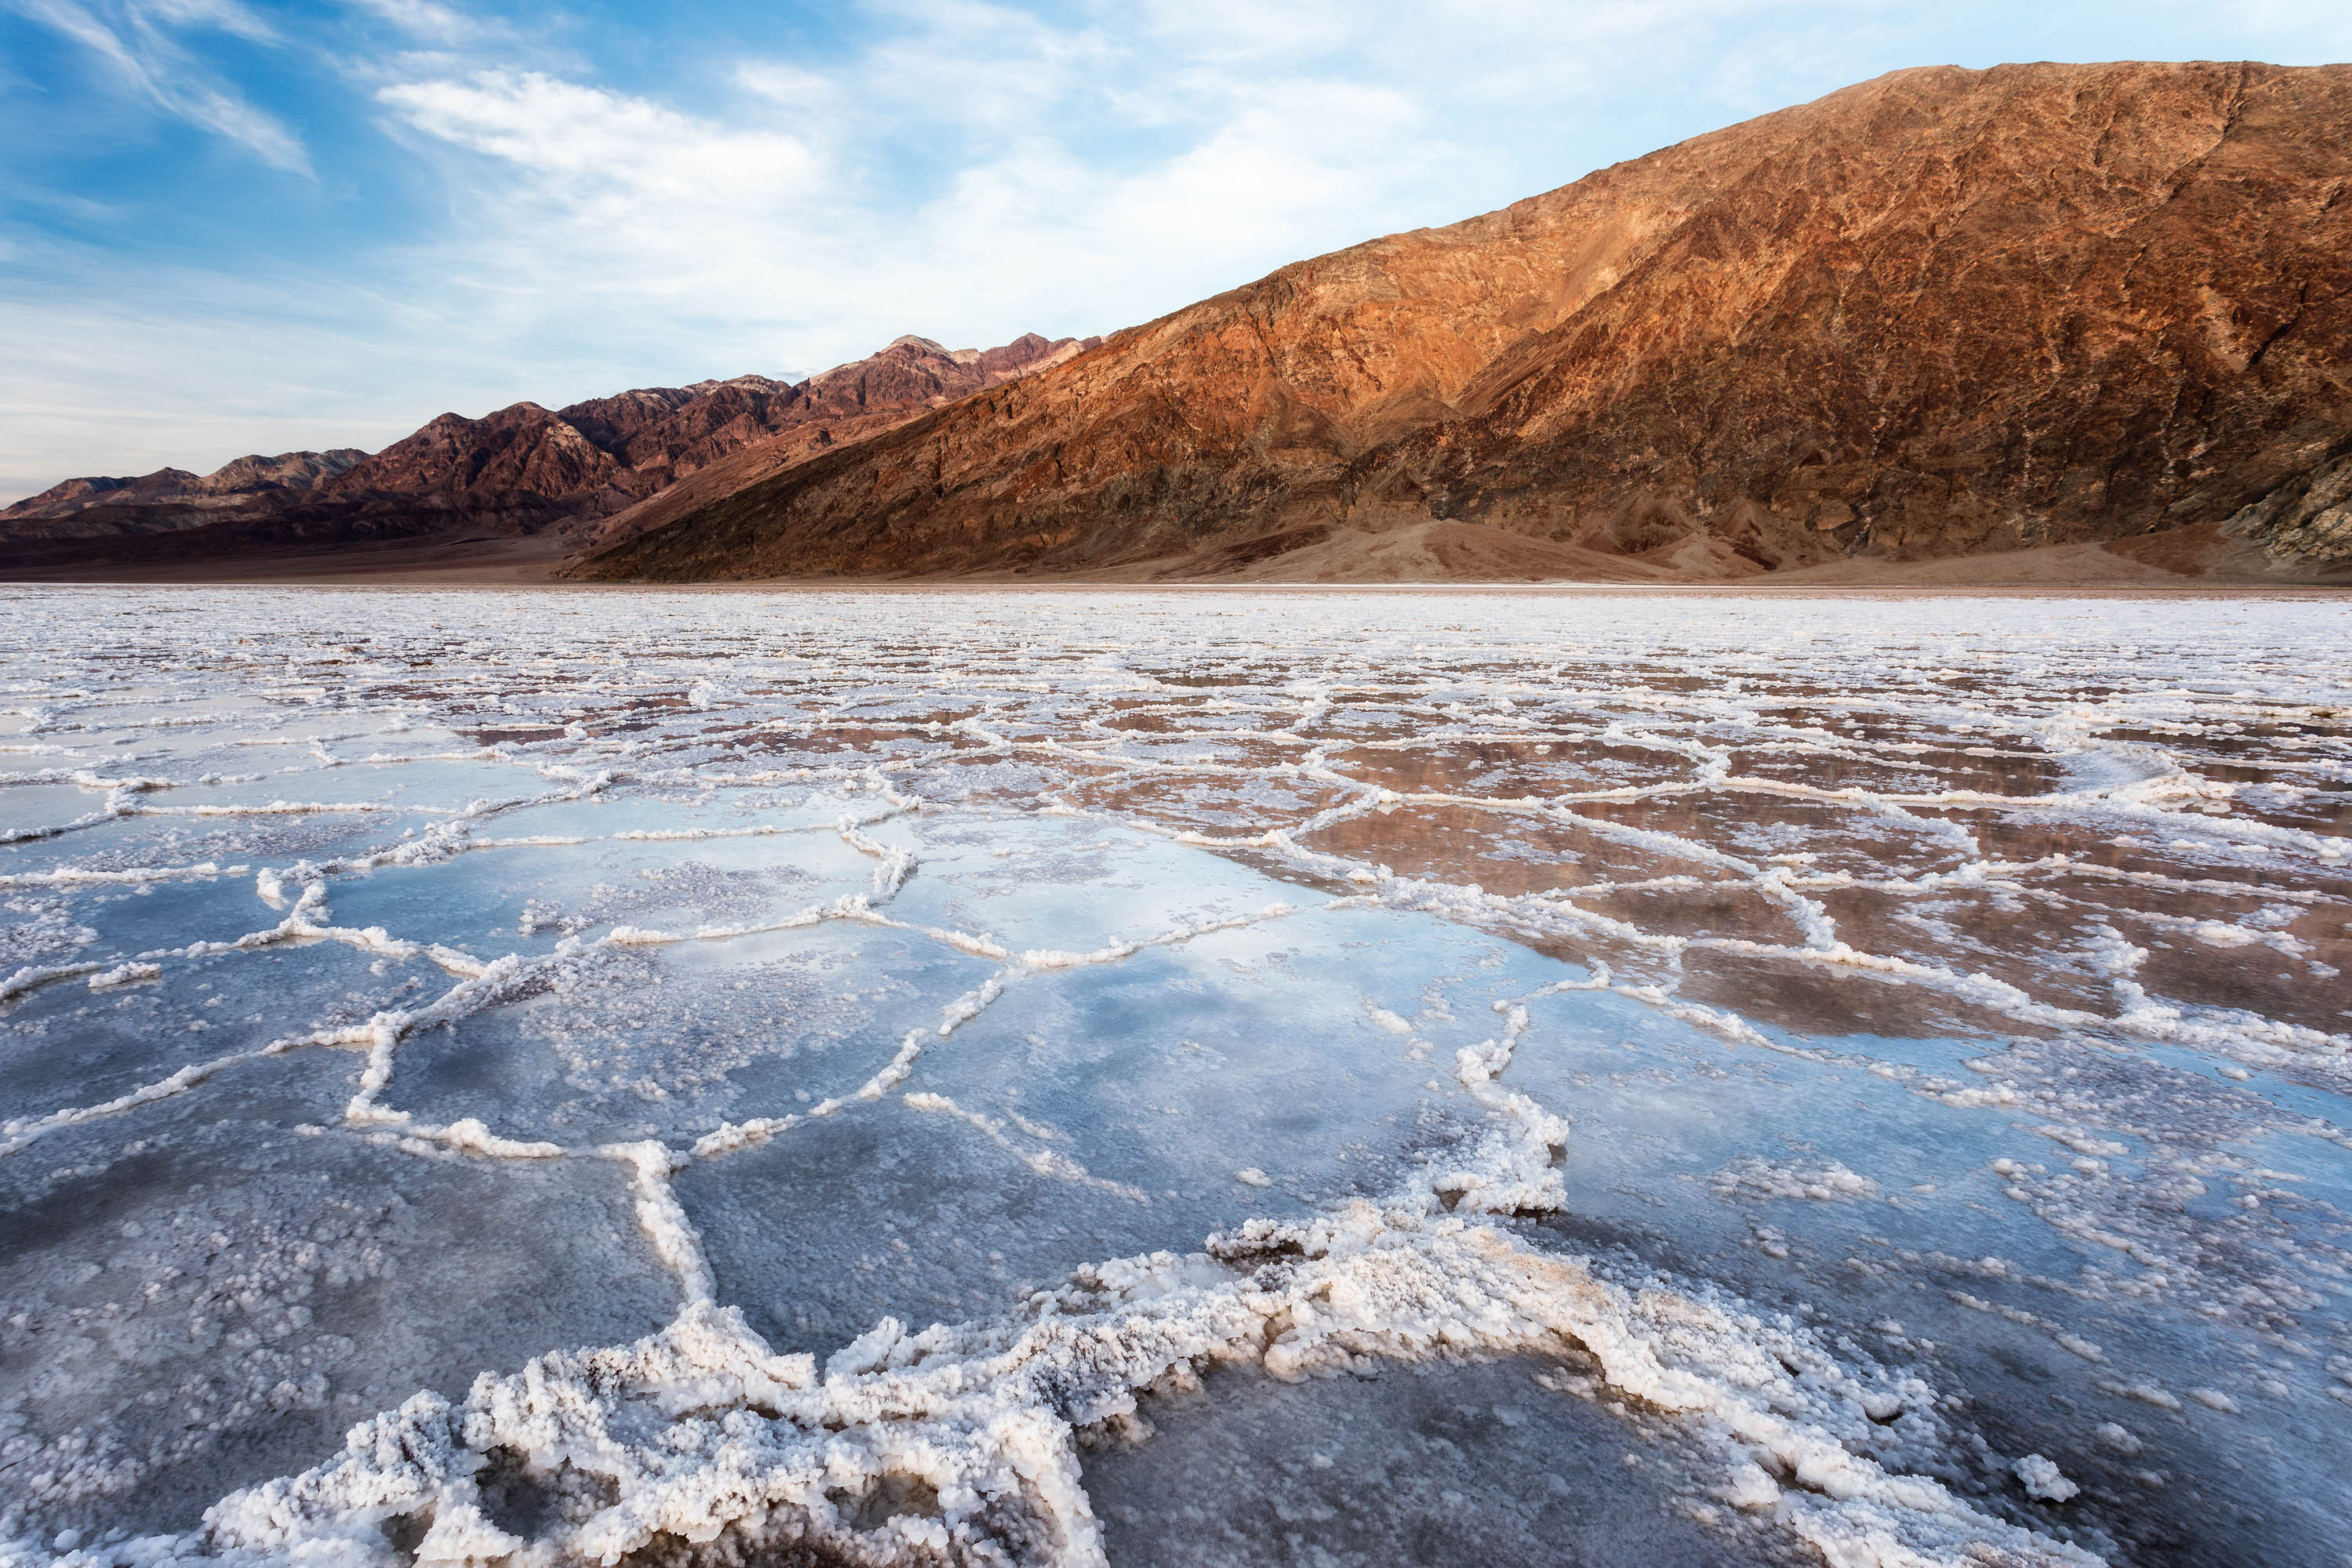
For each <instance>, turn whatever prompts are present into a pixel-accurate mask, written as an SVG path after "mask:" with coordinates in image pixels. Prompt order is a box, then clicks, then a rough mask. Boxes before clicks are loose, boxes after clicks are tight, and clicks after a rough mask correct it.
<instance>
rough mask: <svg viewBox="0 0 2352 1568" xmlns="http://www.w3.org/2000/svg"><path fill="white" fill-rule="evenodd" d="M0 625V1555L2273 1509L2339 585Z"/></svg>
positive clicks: (1654, 1531)
mask: <svg viewBox="0 0 2352 1568" xmlns="http://www.w3.org/2000/svg"><path fill="white" fill-rule="evenodd" d="M10 610H11V614H10V616H7V617H5V620H0V668H5V673H4V674H0V680H5V683H6V685H7V687H8V692H7V697H6V700H5V701H0V709H5V710H6V715H5V720H4V721H0V748H5V749H6V750H7V751H8V752H10V753H11V755H10V757H9V758H7V759H0V761H5V764H6V765H5V767H4V768H0V900H5V902H6V905H7V907H6V910H5V913H0V960H5V963H0V970H4V971H5V978H0V1030H5V1036H0V1478H5V1484H0V1541H5V1542H8V1544H6V1545H5V1547H0V1560H5V1562H6V1563H9V1564H10V1565H11V1568H15V1565H17V1564H23V1565H24V1568H33V1565H35V1564H39V1565H42V1568H47V1565H48V1564H49V1563H52V1562H53V1561H56V1560H64V1561H66V1562H68V1563H71V1564H72V1568H100V1564H122V1565H124V1568H128V1565H129V1564H132V1563H142V1564H144V1563H153V1564H158V1565H160V1564H161V1563H163V1562H165V1561H166V1560H173V1561H202V1560H205V1559H207V1558H210V1559H218V1560H222V1561H235V1562H238V1563H268V1562H289V1563H290V1562H294V1561H297V1560H299V1561H301V1562H304V1563H318V1564H342V1563H349V1564H352V1565H353V1568H358V1565H360V1564H373V1563H386V1564H390V1563H459V1562H478V1563H490V1562H497V1561H501V1560H509V1561H513V1562H517V1563H538V1564H542V1565H546V1568H554V1565H555V1564H560V1563H585V1562H590V1561H594V1562H599V1563H616V1562H619V1561H620V1560H622V1559H624V1558H627V1559H629V1560H631V1561H635V1562H644V1563H658V1562H666V1561H680V1562H683V1561H686V1560H688V1559H695V1558H698V1557H699V1558H702V1559H706V1560H708V1561H710V1562H722V1561H723V1562H739V1561H745V1560H751V1559H763V1558H773V1559H775V1560H778V1561H788V1560H793V1559H794V1556H795V1554H801V1555H806V1556H809V1557H811V1558H812V1559H813V1560H814V1559H826V1560H840V1561H856V1562H866V1563H900V1562H905V1563H925V1562H929V1563H937V1562H943V1561H944V1562H961V1563H1000V1564H1003V1563H1069V1564H1083V1563H1096V1562H1104V1561H1111V1562H1118V1563H1160V1562H1168V1563H1175V1562H1209V1561H1214V1562H1219V1563H1227V1562H1236V1563H1237V1562H1249V1561H1269V1562H1271V1561H1284V1560H1288V1558H1289V1556H1291V1555H1292V1554H1294V1553H1295V1552H1297V1551H1307V1550H1319V1551H1322V1552H1327V1553H1331V1554H1336V1555H1339V1556H1347V1555H1349V1554H1350V1553H1352V1554H1354V1555H1357V1556H1360V1557H1365V1558H1368V1559H1369V1558H1381V1559H1385V1558H1393V1557H1401V1556H1402V1555H1408V1554H1409V1555H1414V1556H1416V1557H1418V1558H1420V1559H1422V1560H1427V1561H1433V1562H1434V1561H1453V1562H1465V1563H1467V1562H1482V1563H1500V1562H1516V1561H1528V1562H1545V1561H1551V1560H1555V1558H1556V1557H1557V1555H1558V1553H1559V1552H1561V1551H1567V1550H1569V1549H1570V1547H1571V1546H1572V1547H1573V1548H1575V1549H1576V1550H1578V1551H1582V1552H1588V1553H1591V1554H1598V1555H1602V1556H1606V1555H1608V1554H1610V1553H1618V1554H1622V1552H1624V1551H1627V1550H1637V1551H1639V1552H1643V1554H1645V1556H1647V1557H1654V1558H1655V1559H1656V1560H1658V1561H1661V1562H1674V1561H1685V1560H1687V1561H1692V1562H1701V1561H1721V1562H1750V1561H1754V1562H1766V1561H1780V1560H1786V1559H1787V1557H1788V1556H1789V1555H1790V1553H1791V1552H1794V1553H1798V1554H1800V1555H1811V1556H1812V1557H1816V1558H1818V1559H1820V1560H1822V1561H1826V1562H1829V1563H1836V1564H1841V1565H1843V1564H1866V1563H1886V1564H1894V1563H1901V1564H1906V1565H1909V1564H1919V1563H1954V1564H1960V1563H1970V1564H1973V1563H2086V1562H2089V1561H2093V1560H2096V1559H2100V1558H2105V1559H2107V1560H2112V1561H2135V1560H2138V1559H2139V1558H2140V1557H2141V1556H2143V1555H2145V1554H2146V1553H2147V1552H2151V1551H2159V1550H2160V1551H2162V1552H2170V1553H2173V1554H2175V1555H2176V1556H2178V1555H2179V1554H2180V1553H2183V1552H2185V1553H2187V1555H2186V1556H2185V1557H2182V1558H2181V1560H2182V1561H2188V1562H2200V1563H2217V1564H2218V1563H2228V1562H2234V1561H2239V1560H2242V1559H2243V1558H2246V1557H2260V1558H2262V1559H2263V1560H2264V1561H2275V1562H2282V1563H2284V1562H2298V1561H2304V1560H2315V1561H2332V1559H2331V1558H2329V1557H2328V1556H2327V1555H2326V1553H2328V1552H2337V1553H2339V1554H2340V1552H2342V1551H2343V1550H2345V1549H2346V1545H2347V1543H2346V1542H2344V1539H2343V1534H2342V1530H2343V1527H2342V1522H2341V1521H2343V1519H2345V1518H2346V1517H2352V1496H2347V1492H2346V1489H2345V1488H2346V1484H2347V1483H2346V1477H2347V1475H2352V1451H2347V1434H2346V1428H2345V1426H2344V1425H2343V1421H2342V1413H2343V1411H2344V1409H2345V1407H2346V1405H2347V1402H2352V1400H2347V1393H2346V1390H2347V1387H2352V1342H2347V1341H2346V1339H2345V1334H2346V1332H2347V1331H2346V1328H2345V1325H2344V1321H2343V1315H2342V1313H2341V1312H2340V1311H2338V1310H2336V1306H2337V1305H2339V1304H2340V1293H2341V1282H2342V1280H2343V1279H2345V1278H2346V1277H2347V1268H2352V1230H2347V1221H2346V1217H2345V1216H2346V1213H2347V1209H2352V1165H2347V1157H2352V1132H2347V1127H2352V1116H2348V1115H2347V1107H2346V1104H2345V1096H2346V1093H2347V1087H2352V1079H2348V1077H2347V1062H2346V1056H2347V1046H2352V1017H2348V1016H2347V1011H2346V1009H2345V1006H2344V1000H2343V998H2344V993H2343V989H2342V974H2343V971H2344V968H2345V964H2346V961H2347V958H2352V942H2347V937H2352V931H2347V920H2352V881H2347V869H2346V866H2347V854H2346V852H2345V847H2344V846H2345V844H2346V842H2347V835H2346V829H2347V825H2352V821H2348V820H2347V816H2345V813H2344V811H2343V808H2342V806H2341V804H2340V803H2341V802H2342V801H2343V800H2344V799H2345V798H2346V793H2347V785H2352V723H2347V713H2352V693H2347V691H2346V690H2345V689H2344V686H2343V678H2342V674H2341V672H2342V671H2343V670H2344V669H2346V668H2352V657H2347V656H2352V616H2347V613H2346V611H2345V610H2344V609H2343V608H2342V607H2340V606H2338V605H2335V604H2333V603H2328V602H2319V601H2277V602H2263V601H2255V600H2231V601H2201V602H2198V603H2195V604H2175V603H2167V602H2162V601H2154V600H2147V601H2122V600H2107V601H2096V602H2093V601H2066V600H2058V599H2045V600H2032V601H1990V600H1985V601H1965V600H1936V601H1920V602H1898V601H1878V600H1853V599H1839V600H1834V601H1808V600H1802V599H1782V598H1774V599H1771V600H1769V601H1760V600H1759V601H1750V600H1744V599H1738V598H1725V597H1713V598H1711V597H1706V596H1700V595H1663V596H1648V597H1643V598H1640V599H1638V600H1633V599H1618V598H1611V597H1607V596H1593V597H1578V596H1568V597H1553V596H1543V595H1534V596H1528V597H1515V596H1511V595H1444V594H1429V595H1423V594H1412V595H1356V594H1348V593H1332V594H1314V595H1301V594H1278V593H1277V594H1251V595H1217V596H1213V597H1201V596H1196V595H1153V594H1119V595H1105V596H1092V595H1083V594H1075V595H1050V596H1013V597H1003V598H997V597H991V596H986V595H963V596H954V597H949V596H933V595H873V596H867V595H779V596H773V597H770V596H758V595H667V594H659V593H647V594H642V595H629V596H626V597H614V596H611V595H601V594H600V595H594V596H593V597H591V596H574V595H566V594H562V593H534V594H531V595H499V594H495V593H482V594H464V595H409V594H404V595H396V596H378V595H347V594H336V593H310V592H307V591H306V592H301V593H291V592H269V591H245V590H236V591H224V592H219V593H205V594H198V593H186V592H178V591H170V590H104V591H95V590H80V589H37V590H12V591H11V592H10ZM61 649H62V650H67V651H65V652H64V653H62V654H61V653H60V651H59V650H61ZM76 650H79V651H76ZM1531 1435H1534V1436H1531ZM2015 1456H2021V1457H2015ZM1530 1465H1541V1466H1548V1467H1549V1473H1547V1474H1542V1475H1537V1474H1533V1473H1531V1471H1530V1468H1529V1467H1530ZM2222 1477H2226V1478H2227V1479H2226V1481H2222V1480H2220V1479H2216V1478H2222ZM1187 1510H1190V1511H1189V1512H1188V1511H1187ZM1628 1542H1639V1543H1641V1544H1640V1545H1639V1546H1638V1547H1628V1546H1627V1544H1626V1543H1628ZM2182 1542H2189V1544H2188V1545H2185V1546H2184V1545H2183V1544H2182ZM2313 1552H2318V1553H2320V1555H2319V1556H2318V1557H2317V1558H2313V1557H2312V1555H2311V1554H2312V1553H2313Z"/></svg>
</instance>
